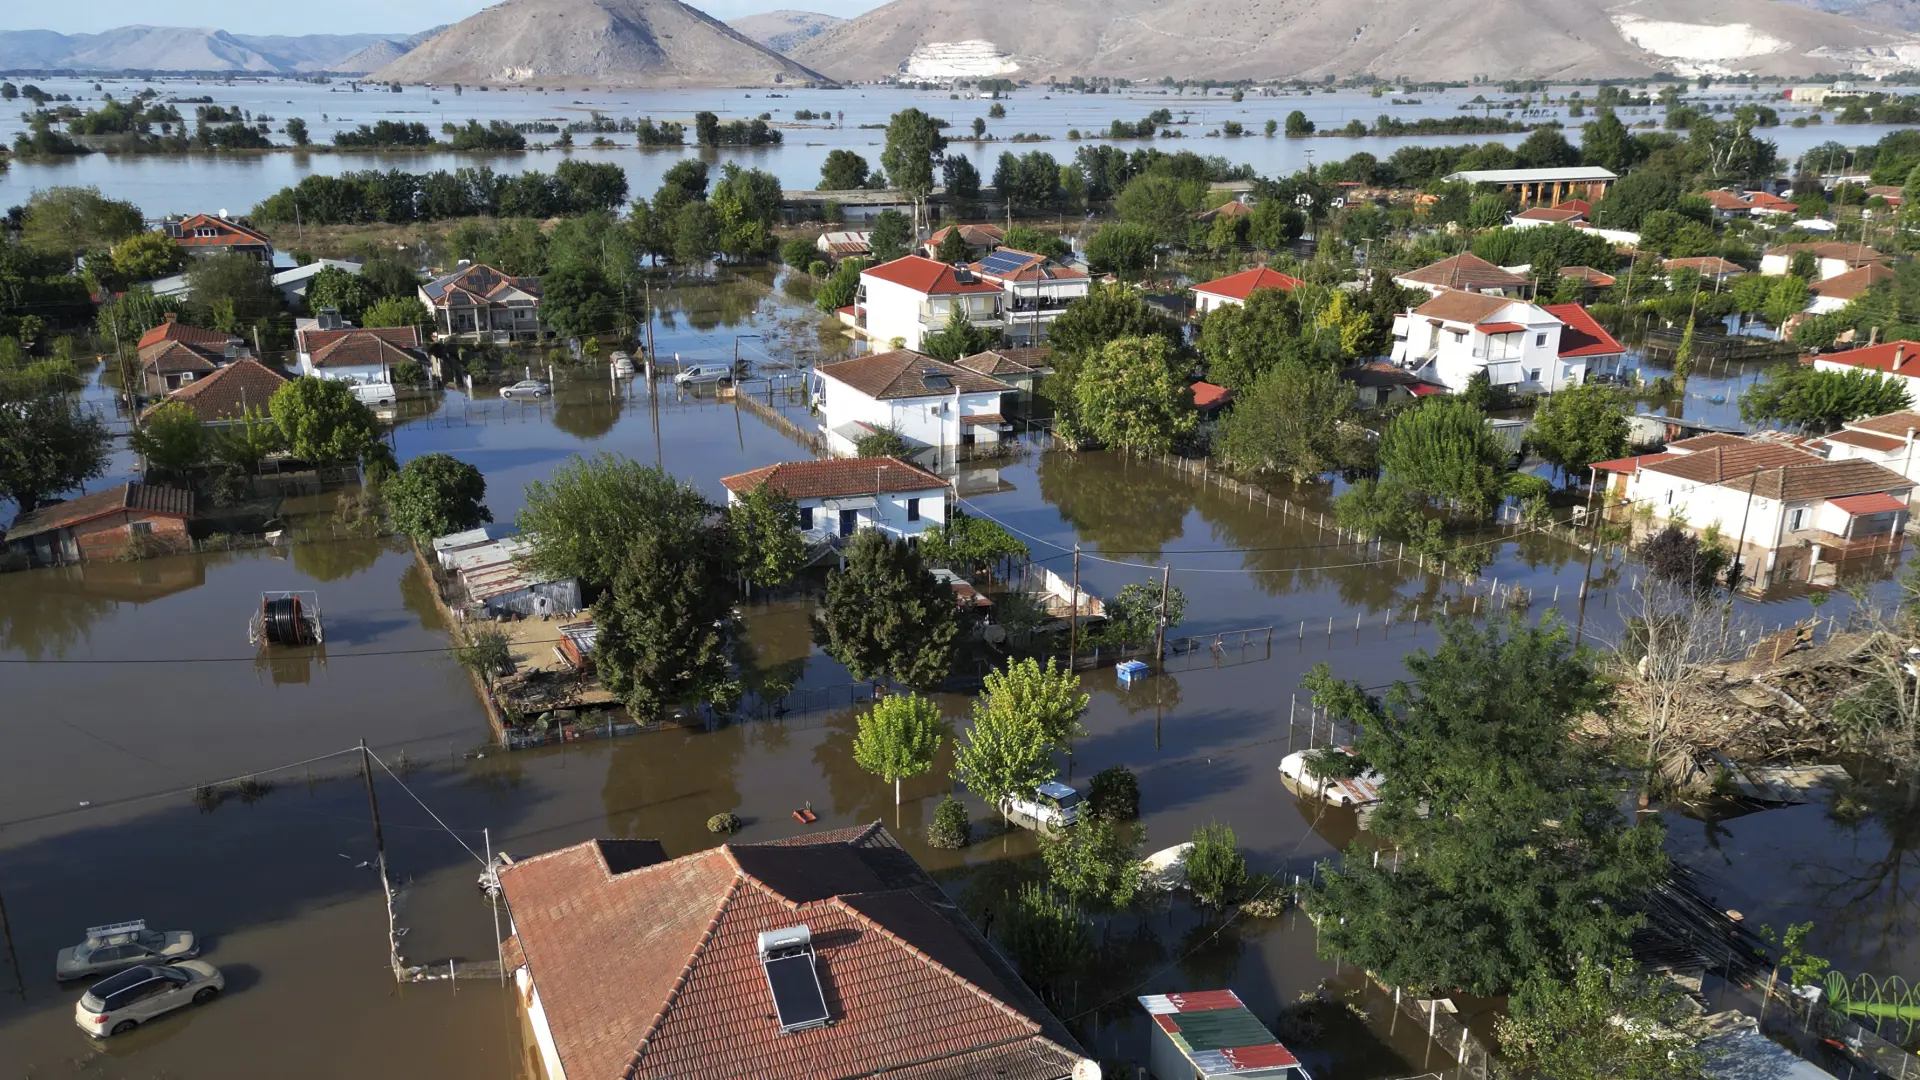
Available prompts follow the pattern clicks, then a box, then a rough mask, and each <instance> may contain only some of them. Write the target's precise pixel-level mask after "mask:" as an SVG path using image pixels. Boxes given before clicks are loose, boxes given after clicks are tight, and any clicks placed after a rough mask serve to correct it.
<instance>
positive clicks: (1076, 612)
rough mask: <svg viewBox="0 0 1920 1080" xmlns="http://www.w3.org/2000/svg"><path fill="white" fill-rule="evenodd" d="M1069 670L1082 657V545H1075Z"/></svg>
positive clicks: (1068, 652)
mask: <svg viewBox="0 0 1920 1080" xmlns="http://www.w3.org/2000/svg"><path fill="white" fill-rule="evenodd" d="M1067 628H1068V629H1067V670H1068V671H1072V670H1073V664H1074V661H1075V660H1077V659H1079V656H1080V545H1079V544H1078V543H1075V544H1074V545H1073V600H1072V601H1071V603H1070V606H1069V610H1068V611H1067Z"/></svg>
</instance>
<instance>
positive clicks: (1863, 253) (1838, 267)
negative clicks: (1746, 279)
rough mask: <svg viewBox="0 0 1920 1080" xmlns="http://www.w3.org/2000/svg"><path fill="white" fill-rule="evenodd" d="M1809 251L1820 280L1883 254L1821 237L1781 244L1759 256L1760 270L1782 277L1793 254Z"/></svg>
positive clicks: (1879, 258) (1790, 265) (1880, 260)
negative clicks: (1798, 242)
mask: <svg viewBox="0 0 1920 1080" xmlns="http://www.w3.org/2000/svg"><path fill="white" fill-rule="evenodd" d="M1803 251H1805V252H1809V253H1811V254H1812V255H1813V257H1814V260H1815V261H1816V262H1817V263H1818V264H1819V266H1820V272H1819V274H1818V275H1817V276H1818V277H1819V279H1820V280H1821V281H1825V280H1827V279H1828V278H1837V277H1839V276H1840V275H1841V274H1844V273H1846V272H1847V271H1849V270H1858V269H1859V268H1860V267H1862V266H1868V265H1871V264H1873V263H1885V262H1886V261H1887V257H1886V256H1885V255H1882V254H1880V253H1879V252H1877V251H1875V250H1873V249H1872V248H1870V247H1867V246H1866V245H1865V244H1847V243H1842V242H1840V241H1838V240H1822V241H1820V242H1818V243H1812V244H1782V245H1781V246H1779V247H1777V248H1774V249H1773V250H1772V251H1769V252H1767V253H1766V254H1765V255H1762V256H1760V272H1761V273H1762V274H1765V275H1766V276H1768V277H1785V276H1786V275H1787V271H1788V270H1790V269H1792V268H1793V257H1794V256H1795V255H1798V254H1800V253H1801V252H1803Z"/></svg>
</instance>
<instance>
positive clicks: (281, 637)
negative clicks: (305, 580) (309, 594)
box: [260, 596, 307, 645]
mask: <svg viewBox="0 0 1920 1080" xmlns="http://www.w3.org/2000/svg"><path fill="white" fill-rule="evenodd" d="M260 615H261V619H260V621H261V624H262V626H263V627H264V628H265V630H266V635H267V642H268V643H269V644H272V645H304V644H306V643H307V640H306V639H307V624H306V620H305V619H303V618H301V617H300V598H299V597H297V596H281V597H276V598H274V599H271V600H268V601H266V603H264V604H263V605H262V606H261V608H260Z"/></svg>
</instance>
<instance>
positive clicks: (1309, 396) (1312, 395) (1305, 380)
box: [1218, 363, 1373, 482]
mask: <svg viewBox="0 0 1920 1080" xmlns="http://www.w3.org/2000/svg"><path fill="white" fill-rule="evenodd" d="M1358 414H1359V410H1358V407H1357V406H1356V404H1355V403H1354V393H1353V385H1352V384H1351V383H1349V382H1347V381H1346V380H1345V379H1342V378H1341V377H1340V375H1339V373H1338V372H1336V371H1333V370H1331V369H1327V368H1320V369H1314V368H1309V367H1306V366H1304V365H1302V364H1295V363H1283V364H1279V365H1278V366H1275V367H1273V368H1272V369H1270V370H1268V371H1267V372H1266V373H1265V374H1263V375H1261V376H1260V377H1259V378H1258V379H1257V380H1256V381H1255V382H1254V384H1253V386H1252V387H1250V388H1249V389H1247V390H1244V391H1242V392H1241V393H1240V395H1239V397H1238V398H1237V399H1236V400H1235V401H1234V405H1233V411H1232V412H1230V413H1228V414H1227V415H1226V417H1225V418H1224V419H1222V420H1221V421H1220V434H1219V440H1218V451H1219V454H1220V457H1221V459H1222V460H1224V461H1226V462H1227V463H1229V464H1231V465H1232V466H1234V467H1235V468H1238V469H1244V470H1247V471H1249V472H1256V473H1279V474H1283V475H1286V476H1289V477H1291V478H1292V479H1293V480H1294V481H1296V482H1301V481H1306V480H1311V479H1313V478H1315V477H1318V476H1320V475H1322V474H1324V473H1327V472H1331V471H1334V470H1340V469H1359V468H1364V467H1366V466H1367V465H1369V464H1371V463H1372V461H1373V439H1372V438H1371V437H1370V436H1369V434H1368V433H1367V431H1366V429H1365V428H1363V427H1362V426H1361V425H1360V423H1359V415H1358Z"/></svg>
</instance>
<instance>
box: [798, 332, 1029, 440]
mask: <svg viewBox="0 0 1920 1080" xmlns="http://www.w3.org/2000/svg"><path fill="white" fill-rule="evenodd" d="M810 389H811V401H812V404H813V407H814V411H815V412H817V413H818V414H819V416H820V428H821V434H823V435H824V436H825V437H826V440H827V446H828V448H829V449H831V450H832V451H833V452H834V453H836V454H845V455H853V454H855V453H857V452H858V451H857V449H856V444H857V443H858V442H859V441H860V439H862V438H864V437H865V436H868V435H872V434H876V433H878V432H880V431H892V432H895V433H897V434H898V435H899V436H900V437H901V438H902V439H904V440H906V442H907V444H908V445H909V446H912V447H914V448H916V452H917V450H918V449H919V448H923V447H946V446H971V445H973V444H975V443H989V442H998V441H999V440H1000V439H1001V438H1002V437H1003V436H1005V435H1006V434H1008V433H1009V432H1011V431H1012V430H1013V425H1012V424H1010V423H1009V422H1008V421H1007V417H1006V406H1007V398H1008V396H1009V395H1012V394H1014V393H1015V388H1014V387H1013V386H1012V385H1011V384H1009V383H1005V382H1002V381H1001V380H999V379H996V378H994V377H992V376H990V375H983V374H981V373H980V372H978V371H974V370H972V369H970V368H966V367H961V366H960V365H958V364H949V363H946V362H944V361H941V360H936V359H934V358H933V357H931V356H927V355H925V354H923V353H917V352H914V351H913V350H911V349H895V350H893V351H891V352H884V353H872V354H869V355H867V356H856V357H854V358H853V359H851V360H841V361H838V362H837V363H832V364H821V365H818V366H817V367H815V368H814V369H813V384H812V386H811V388H810Z"/></svg>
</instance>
